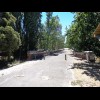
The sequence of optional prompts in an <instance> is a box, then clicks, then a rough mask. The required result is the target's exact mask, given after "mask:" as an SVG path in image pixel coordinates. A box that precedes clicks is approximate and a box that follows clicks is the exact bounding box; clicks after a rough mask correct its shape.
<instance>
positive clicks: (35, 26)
mask: <svg viewBox="0 0 100 100" xmlns="http://www.w3.org/2000/svg"><path fill="white" fill-rule="evenodd" d="M40 26H41V12H24V27H25V31H26V47H27V50H36V49H37V43H38V36H39V27H40Z"/></svg>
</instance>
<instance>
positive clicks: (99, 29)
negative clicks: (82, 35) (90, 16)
mask: <svg viewBox="0 0 100 100" xmlns="http://www.w3.org/2000/svg"><path fill="white" fill-rule="evenodd" d="M93 36H94V37H95V38H97V39H99V41H100V23H99V25H98V26H97V28H96V30H95V31H94V33H93Z"/></svg>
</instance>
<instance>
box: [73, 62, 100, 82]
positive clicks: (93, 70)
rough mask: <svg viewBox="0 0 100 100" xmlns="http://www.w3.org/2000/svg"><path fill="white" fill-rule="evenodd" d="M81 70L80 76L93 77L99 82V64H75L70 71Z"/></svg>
mask: <svg viewBox="0 0 100 100" xmlns="http://www.w3.org/2000/svg"><path fill="white" fill-rule="evenodd" d="M74 68H77V69H83V70H85V71H84V72H83V73H82V74H86V75H87V76H90V77H94V78H95V80H99V81H100V64H96V63H75V64H74V66H73V67H72V69H74Z"/></svg>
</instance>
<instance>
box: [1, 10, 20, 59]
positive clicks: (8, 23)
mask: <svg viewBox="0 0 100 100" xmlns="http://www.w3.org/2000/svg"><path fill="white" fill-rule="evenodd" d="M15 22H16V18H15V17H14V16H13V15H12V14H11V13H10V12H2V13H0V51H5V52H7V53H8V60H10V56H11V55H12V53H13V52H14V51H15V50H17V49H18V48H19V46H20V45H21V40H20V35H19V33H18V32H17V31H15V30H14V28H13V27H15Z"/></svg>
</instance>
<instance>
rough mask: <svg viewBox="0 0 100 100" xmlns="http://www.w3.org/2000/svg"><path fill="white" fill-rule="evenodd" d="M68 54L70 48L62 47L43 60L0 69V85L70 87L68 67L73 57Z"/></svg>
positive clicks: (71, 75) (71, 76)
mask: <svg viewBox="0 0 100 100" xmlns="http://www.w3.org/2000/svg"><path fill="white" fill-rule="evenodd" d="M65 54H66V55H67V60H65ZM69 54H70V50H67V49H64V51H63V52H62V53H59V54H58V55H56V56H55V55H54V56H47V57H46V58H45V60H44V59H43V60H37V61H27V62H25V63H22V64H19V65H16V66H14V67H11V68H8V69H4V70H1V71H0V87H70V86H71V85H70V82H71V81H72V80H73V74H72V71H71V70H70V69H69V68H70V67H71V65H72V63H73V58H72V57H71V56H70V55H69Z"/></svg>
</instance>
